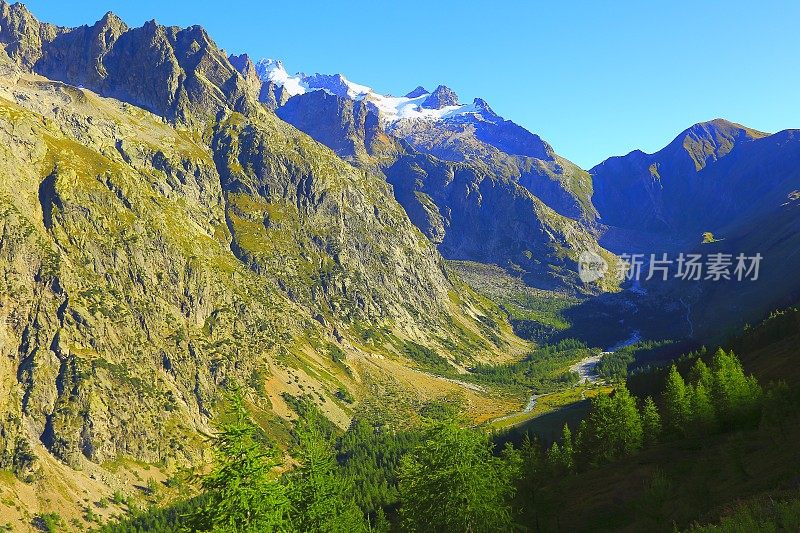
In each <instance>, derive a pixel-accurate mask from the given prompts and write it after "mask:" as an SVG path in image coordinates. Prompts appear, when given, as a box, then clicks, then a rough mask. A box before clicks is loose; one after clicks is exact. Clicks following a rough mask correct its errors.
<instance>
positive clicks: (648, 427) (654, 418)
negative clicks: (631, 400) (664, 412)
mask: <svg viewBox="0 0 800 533" xmlns="http://www.w3.org/2000/svg"><path fill="white" fill-rule="evenodd" d="M642 432H643V434H644V439H643V440H644V443H645V444H646V445H648V446H652V445H653V444H655V443H657V442H658V441H659V439H660V438H661V415H660V414H659V413H658V408H657V407H656V403H655V402H654V401H653V398H651V397H650V396H648V397H647V398H645V399H644V404H643V405H642Z"/></svg>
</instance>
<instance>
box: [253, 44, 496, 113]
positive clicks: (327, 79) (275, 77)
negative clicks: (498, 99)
mask: <svg viewBox="0 0 800 533" xmlns="http://www.w3.org/2000/svg"><path fill="white" fill-rule="evenodd" d="M256 72H257V73H258V76H259V77H260V78H261V79H262V80H263V81H270V82H272V83H274V84H275V85H278V86H280V87H283V88H284V90H285V91H286V92H287V93H288V94H289V96H296V95H298V94H305V93H308V92H311V91H325V92H327V93H329V94H332V95H336V96H340V97H345V98H350V99H351V100H356V101H362V100H364V101H366V102H369V103H370V104H372V105H374V106H375V108H376V109H377V110H378V112H379V114H380V116H381V118H382V119H383V120H385V121H387V122H397V121H399V120H406V119H408V120H415V119H417V120H418V119H422V120H446V119H450V118H456V117H466V116H470V115H471V116H473V117H475V118H476V119H477V120H483V119H484V116H483V113H485V112H486V111H487V109H488V108H487V107H486V104H485V102H483V101H482V100H476V101H475V102H473V103H471V104H464V105H452V106H446V107H443V108H442V109H429V108H426V107H423V106H422V103H423V102H424V101H425V99H427V98H428V96H430V93H427V92H426V93H422V94H420V91H417V90H415V91H414V92H413V93H411V94H416V96H414V97H408V96H390V95H383V94H379V93H377V92H375V91H374V90H373V89H372V88H371V87H368V86H366V85H361V84H358V83H354V82H352V81H350V80H348V79H347V78H345V77H344V76H342V75H341V74H313V75H310V76H307V75H305V74H303V73H302V72H298V73H297V74H289V73H288V72H287V71H286V68H285V67H284V65H283V63H282V62H281V61H278V60H274V59H262V60H260V61H259V62H258V63H256ZM418 89H419V88H418ZM489 112H490V113H491V111H489Z"/></svg>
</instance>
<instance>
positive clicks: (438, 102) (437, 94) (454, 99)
mask: <svg viewBox="0 0 800 533" xmlns="http://www.w3.org/2000/svg"><path fill="white" fill-rule="evenodd" d="M454 105H458V95H457V94H456V93H455V91H453V89H451V88H450V87H446V86H444V85H439V86H438V87H437V88H436V89H434V91H433V92H432V93H431V94H430V96H428V97H427V98H426V99H425V100H423V102H422V107H427V108H428V109H442V108H443V107H448V106H454Z"/></svg>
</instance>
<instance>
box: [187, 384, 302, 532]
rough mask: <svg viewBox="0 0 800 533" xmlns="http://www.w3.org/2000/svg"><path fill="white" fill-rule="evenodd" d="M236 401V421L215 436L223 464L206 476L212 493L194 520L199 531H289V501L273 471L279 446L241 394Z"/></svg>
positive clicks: (219, 462)
mask: <svg viewBox="0 0 800 533" xmlns="http://www.w3.org/2000/svg"><path fill="white" fill-rule="evenodd" d="M231 403H232V412H231V416H232V418H233V421H232V422H229V423H226V424H223V425H222V426H221V427H220V431H219V433H218V434H217V435H216V436H215V437H214V438H213V443H214V447H215V452H216V455H217V465H216V466H215V468H214V470H213V471H212V472H211V473H210V474H209V475H208V476H206V477H205V478H204V479H203V481H202V486H203V489H204V490H205V491H206V499H205V501H204V504H203V505H201V506H200V507H199V508H198V509H196V510H195V511H194V512H193V513H192V514H191V515H190V516H189V517H188V522H189V523H190V524H191V528H192V530H193V531H214V532H230V533H244V532H248V533H249V532H253V533H256V532H259V533H260V532H265V533H268V532H272V531H284V530H286V527H287V512H288V508H289V501H288V499H287V497H286V494H285V492H284V489H283V487H282V486H281V485H280V484H279V483H277V482H276V481H275V480H274V479H273V475H272V470H273V468H275V467H276V466H278V465H279V461H278V459H277V457H278V455H277V452H276V451H275V449H274V448H272V447H271V446H270V445H269V443H267V442H265V440H264V439H263V438H262V434H261V431H260V429H259V428H258V426H256V425H255V424H254V423H253V422H252V420H251V419H250V417H249V416H248V414H247V412H246V410H245V408H244V402H243V400H242V398H241V396H239V395H238V394H236V395H234V396H233V398H232V401H231Z"/></svg>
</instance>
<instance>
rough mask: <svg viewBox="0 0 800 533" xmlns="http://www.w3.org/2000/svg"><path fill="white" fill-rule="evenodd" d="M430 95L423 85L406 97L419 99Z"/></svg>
mask: <svg viewBox="0 0 800 533" xmlns="http://www.w3.org/2000/svg"><path fill="white" fill-rule="evenodd" d="M426 94H430V91H429V90H428V89H426V88H425V87H423V86H422V85H417V88H416V89H414V90H413V91H411V92H410V93H408V94H407V95H406V98H419V97H420V96H423V95H426Z"/></svg>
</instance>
